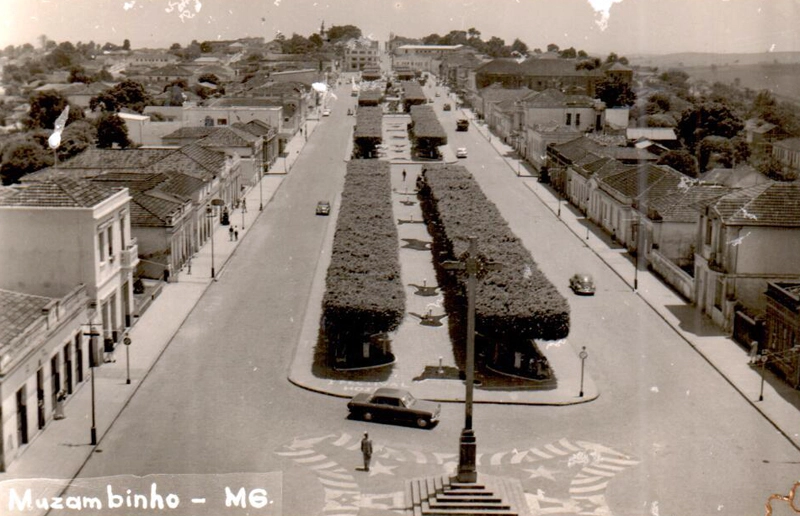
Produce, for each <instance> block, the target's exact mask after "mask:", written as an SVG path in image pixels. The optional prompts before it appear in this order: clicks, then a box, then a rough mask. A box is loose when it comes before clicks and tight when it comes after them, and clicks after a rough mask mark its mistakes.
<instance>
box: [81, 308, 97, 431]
mask: <svg viewBox="0 0 800 516" xmlns="http://www.w3.org/2000/svg"><path fill="white" fill-rule="evenodd" d="M96 311H97V303H96V302H94V301H92V302H91V303H90V304H89V307H88V308H87V314H88V316H89V333H84V334H83V335H84V336H88V337H89V372H90V374H91V378H92V429H91V439H92V446H94V445H96V444H97V417H96V415H95V389H94V368H95V367H97V337H99V336H100V333H99V332H95V331H94V316H95V313H96Z"/></svg>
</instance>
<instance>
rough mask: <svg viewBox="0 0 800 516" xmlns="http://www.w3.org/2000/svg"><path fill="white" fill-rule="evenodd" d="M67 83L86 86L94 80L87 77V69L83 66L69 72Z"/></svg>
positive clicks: (75, 67) (73, 68)
mask: <svg viewBox="0 0 800 516" xmlns="http://www.w3.org/2000/svg"><path fill="white" fill-rule="evenodd" d="M67 82H82V83H85V84H89V83H90V82H92V78H91V77H89V76H88V75H86V69H85V68H84V67H82V66H73V67H72V68H70V70H69V77H68V78H67Z"/></svg>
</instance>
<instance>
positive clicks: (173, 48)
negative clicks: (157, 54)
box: [169, 43, 181, 50]
mask: <svg viewBox="0 0 800 516" xmlns="http://www.w3.org/2000/svg"><path fill="white" fill-rule="evenodd" d="M169 49H170V50H180V49H181V44H180V43H173V44H172V45H170V46H169Z"/></svg>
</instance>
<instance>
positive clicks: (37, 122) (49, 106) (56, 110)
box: [24, 91, 83, 129]
mask: <svg viewBox="0 0 800 516" xmlns="http://www.w3.org/2000/svg"><path fill="white" fill-rule="evenodd" d="M29 104H30V106H31V107H30V110H29V111H28V116H27V118H25V121H24V124H25V127H27V128H28V129H53V125H54V124H55V121H56V118H58V117H59V115H61V113H62V112H63V111H64V109H65V108H66V107H67V106H68V105H69V102H67V99H66V98H65V97H64V96H63V95H62V94H60V93H58V92H56V91H40V92H37V93H35V94H34V95H33V96H32V97H31V98H30V100H29ZM81 118H83V111H81V110H80V108H76V107H75V106H71V107H70V110H69V117H68V118H67V124H70V123H71V122H74V121H75V120H80V119H81Z"/></svg>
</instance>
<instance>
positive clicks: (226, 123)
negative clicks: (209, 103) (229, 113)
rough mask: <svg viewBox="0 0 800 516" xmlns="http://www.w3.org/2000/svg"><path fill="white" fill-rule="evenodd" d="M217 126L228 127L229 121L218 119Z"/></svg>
mask: <svg viewBox="0 0 800 516" xmlns="http://www.w3.org/2000/svg"><path fill="white" fill-rule="evenodd" d="M217 125H228V121H227V120H226V119H224V118H217Z"/></svg>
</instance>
